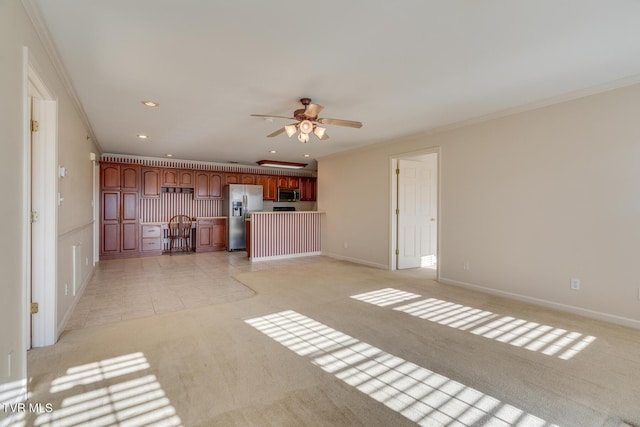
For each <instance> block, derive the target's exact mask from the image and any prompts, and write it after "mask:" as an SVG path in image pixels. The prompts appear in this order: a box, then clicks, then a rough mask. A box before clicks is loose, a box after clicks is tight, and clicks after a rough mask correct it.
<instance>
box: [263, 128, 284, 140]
mask: <svg viewBox="0 0 640 427" xmlns="http://www.w3.org/2000/svg"><path fill="white" fill-rule="evenodd" d="M283 132H284V128H280V129H278V130H277V131H275V132H272V133H270V134H269V135H267V138H273V137H274V136H278V135H280V134H281V133H283Z"/></svg>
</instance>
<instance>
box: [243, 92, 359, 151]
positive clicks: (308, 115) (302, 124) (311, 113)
mask: <svg viewBox="0 0 640 427" xmlns="http://www.w3.org/2000/svg"><path fill="white" fill-rule="evenodd" d="M300 103H301V104H302V105H303V106H304V108H300V109H299V110H296V111H294V112H293V117H286V116H270V115H266V114H251V115H252V116H254V117H265V118H271V119H291V120H297V122H295V123H291V124H290V125H286V126H285V127H283V128H280V129H278V130H277V131H275V132H273V133H270V134H269V135H267V137H268V138H273V137H274V136H278V135H280V134H281V133H283V132H286V133H287V136H288V137H289V138H291V137H292V136H293V134H295V133H296V132H297V131H300V134H299V135H298V140H299V141H300V142H305V143H306V142H308V141H309V134H310V133H313V134H314V135H315V136H317V137H318V139H321V140H324V139H329V135H327V132H326V128H323V127H320V126H318V125H317V124H318V123H319V124H323V125H337V126H348V127H352V128H361V127H362V123H361V122H356V121H353V120H341V119H325V118H319V117H318V114H319V113H320V111H322V110H323V109H324V107H323V106H322V105H318V104H312V103H311V98H301V99H300Z"/></svg>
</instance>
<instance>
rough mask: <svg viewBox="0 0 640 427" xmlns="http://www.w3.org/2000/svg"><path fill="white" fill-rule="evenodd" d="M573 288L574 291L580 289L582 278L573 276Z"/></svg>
mask: <svg viewBox="0 0 640 427" xmlns="http://www.w3.org/2000/svg"><path fill="white" fill-rule="evenodd" d="M571 289H573V290H574V291H579V290H580V279H576V278H573V277H572V278H571Z"/></svg>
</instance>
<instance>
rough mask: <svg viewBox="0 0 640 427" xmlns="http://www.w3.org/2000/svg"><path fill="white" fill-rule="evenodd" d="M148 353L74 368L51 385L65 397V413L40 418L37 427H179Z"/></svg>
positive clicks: (60, 409) (53, 391) (61, 410)
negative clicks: (153, 373)
mask: <svg viewBox="0 0 640 427" xmlns="http://www.w3.org/2000/svg"><path fill="white" fill-rule="evenodd" d="M149 370H150V365H149V362H148V361H147V359H146V357H145V356H144V354H143V353H132V354H127V355H123V356H119V357H114V358H111V359H105V360H101V361H98V362H92V363H87V364H84V365H80V366H75V367H72V368H69V369H68V370H67V372H66V375H63V376H61V377H59V378H56V379H55V380H53V381H52V383H51V388H50V393H51V394H52V395H55V394H57V393H63V394H64V398H63V399H62V402H61V405H60V407H54V408H52V409H53V410H52V411H50V412H48V413H43V414H40V415H38V417H37V418H36V420H35V423H34V425H35V426H52V427H53V426H56V427H70V426H79V425H91V426H112V425H118V426H127V427H142V426H148V425H156V426H167V427H177V426H181V425H182V421H181V420H180V418H179V417H178V416H177V415H176V411H175V409H174V407H173V406H172V405H171V402H170V401H169V399H168V398H167V397H166V394H165V392H164V390H163V389H162V386H161V385H160V383H159V382H158V380H157V378H156V376H155V375H152V374H150V373H149Z"/></svg>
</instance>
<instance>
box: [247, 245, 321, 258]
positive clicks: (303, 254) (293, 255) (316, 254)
mask: <svg viewBox="0 0 640 427" xmlns="http://www.w3.org/2000/svg"><path fill="white" fill-rule="evenodd" d="M252 243H253V242H252ZM318 255H322V253H321V252H319V251H316V252H302V253H297V254H285V255H274V256H265V257H260V258H253V257H252V258H250V260H251V262H262V261H273V260H279V259H290V258H300V257H305V256H318Z"/></svg>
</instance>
